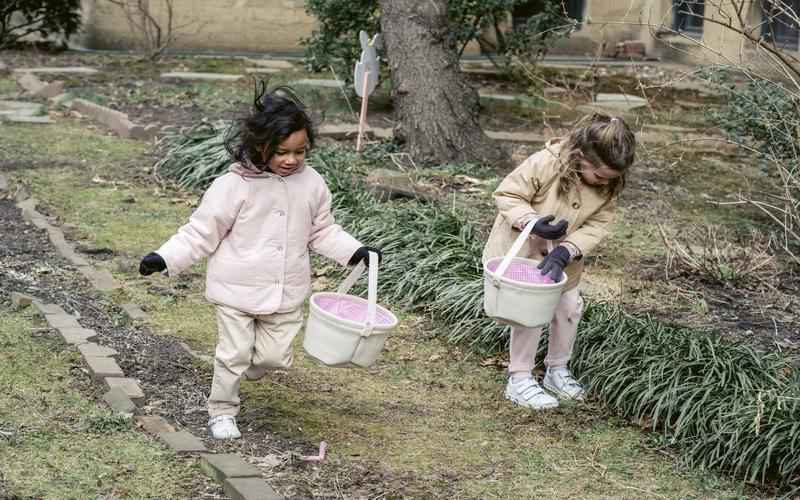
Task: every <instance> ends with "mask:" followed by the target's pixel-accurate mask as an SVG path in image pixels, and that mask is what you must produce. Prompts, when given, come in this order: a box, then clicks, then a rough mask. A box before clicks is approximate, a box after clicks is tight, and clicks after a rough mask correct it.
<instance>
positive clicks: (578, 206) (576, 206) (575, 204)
mask: <svg viewBox="0 0 800 500" xmlns="http://www.w3.org/2000/svg"><path fill="white" fill-rule="evenodd" d="M572 208H574V209H575V210H577V209H579V208H581V204H580V203H578V202H577V201H576V202H575V203H573V204H572Z"/></svg>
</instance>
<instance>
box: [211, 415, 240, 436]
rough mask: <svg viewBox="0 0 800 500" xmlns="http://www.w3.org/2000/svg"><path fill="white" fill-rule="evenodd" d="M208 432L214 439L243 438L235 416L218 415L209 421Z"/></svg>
mask: <svg viewBox="0 0 800 500" xmlns="http://www.w3.org/2000/svg"><path fill="white" fill-rule="evenodd" d="M208 430H209V431H211V435H212V436H214V439H238V438H240V437H242V434H241V433H240V432H239V428H238V427H236V418H235V417H234V416H233V415H217V416H216V417H212V418H211V420H209V421H208Z"/></svg>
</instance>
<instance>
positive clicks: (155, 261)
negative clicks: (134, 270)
mask: <svg viewBox="0 0 800 500" xmlns="http://www.w3.org/2000/svg"><path fill="white" fill-rule="evenodd" d="M166 268H167V263H166V262H164V259H163V258H162V257H161V256H160V255H158V254H157V253H155V252H151V253H149V254H147V255H145V256H144V258H143V259H142V262H140V263H139V274H141V275H142V276H149V275H151V274H153V273H160V272H161V271H163V270H164V269H166Z"/></svg>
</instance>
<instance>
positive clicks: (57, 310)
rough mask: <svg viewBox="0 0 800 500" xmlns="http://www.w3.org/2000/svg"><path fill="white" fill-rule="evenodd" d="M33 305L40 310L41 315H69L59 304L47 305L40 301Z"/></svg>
mask: <svg viewBox="0 0 800 500" xmlns="http://www.w3.org/2000/svg"><path fill="white" fill-rule="evenodd" d="M33 305H34V306H36V309H38V310H39V312H40V313H42V314H45V315H47V314H67V311H65V310H64V309H63V308H62V307H61V306H60V305H58V304H45V303H44V302H41V301H39V300H35V301H34V302H33Z"/></svg>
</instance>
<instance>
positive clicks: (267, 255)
mask: <svg viewBox="0 0 800 500" xmlns="http://www.w3.org/2000/svg"><path fill="white" fill-rule="evenodd" d="M254 105H255V109H254V110H253V112H252V113H250V115H249V116H247V117H246V118H244V119H242V120H240V121H239V122H238V123H237V124H236V126H234V127H232V128H231V131H232V133H230V134H229V135H228V137H227V138H226V147H227V148H228V151H229V152H230V153H231V156H232V157H233V158H234V160H235V161H236V162H235V163H233V164H232V165H231V167H230V170H229V171H228V173H226V174H224V175H222V176H220V177H218V178H217V179H216V180H215V181H214V182H213V183H212V184H211V186H209V188H208V190H207V191H206V192H205V194H204V195H203V199H202V202H201V203H200V206H198V207H197V210H195V212H194V213H193V214H192V215H191V217H190V219H189V222H188V223H187V224H186V225H184V226H183V227H181V228H180V229H179V230H178V232H177V234H175V235H174V236H173V237H172V238H170V239H169V240H168V241H167V242H166V243H164V245H162V246H161V248H159V249H158V250H156V251H155V252H154V253H150V254H148V255H146V256H145V257H144V258H143V259H142V262H141V264H140V266H139V272H140V273H141V274H143V275H149V274H152V273H154V272H160V271H164V270H166V271H167V272H168V274H169V275H170V276H176V275H177V274H179V273H181V272H182V271H184V270H186V269H188V268H189V267H190V266H192V264H194V263H195V262H197V261H198V260H200V259H202V258H203V257H209V259H208V272H207V276H206V298H207V299H208V300H209V301H211V302H212V303H214V304H215V305H216V312H217V324H218V328H219V340H218V342H217V348H216V353H215V361H214V378H213V382H212V385H211V394H210V396H209V399H208V413H209V416H210V420H209V422H208V425H209V430H210V432H211V434H212V435H213V436H214V437H215V438H216V439H232V438H238V437H240V436H241V434H240V433H239V429H238V428H237V426H236V418H235V417H236V415H238V412H239V382H240V380H241V378H242V377H245V378H246V379H248V380H258V379H260V378H261V377H263V376H264V375H265V374H266V372H267V370H268V369H271V368H287V367H289V366H291V364H292V341H293V340H294V338H295V336H296V335H297V333H298V332H299V331H300V329H301V327H302V325H303V308H302V306H303V302H304V301H305V299H306V298H307V297H308V295H309V293H310V291H311V267H310V262H309V249H311V250H314V251H315V252H317V253H320V254H322V255H324V256H326V257H329V258H331V259H333V260H335V261H337V262H339V263H340V264H342V265H351V266H352V265H355V264H357V263H359V262H360V261H361V260H364V259H366V258H367V256H368V253H369V251H373V252H376V253H377V254H378V255H379V256H380V251H379V250H378V249H375V248H372V247H365V246H363V245H362V244H361V243H359V242H358V241H357V240H356V239H355V238H353V237H352V236H350V235H349V234H348V233H347V232H345V231H344V230H343V229H342V228H341V227H340V226H339V225H337V224H336V223H335V222H334V219H333V215H332V214H331V193H330V190H329V189H328V187H327V185H326V184H325V181H324V179H323V178H322V176H320V174H319V173H317V172H316V171H315V170H314V169H313V168H311V167H310V166H309V165H306V164H305V157H306V153H307V152H308V150H309V149H310V148H311V147H312V145H313V143H314V132H313V128H312V123H311V120H310V119H309V117H308V115H307V113H306V111H305V109H304V107H303V105H302V104H301V103H300V101H299V100H298V99H297V98H296V97H295V95H294V93H293V92H292V91H291V89H288V88H286V87H283V88H279V89H276V90H273V91H272V92H270V93H265V92H264V87H263V85H262V90H261V93H260V95H258V96H257V97H256V99H255V102H254Z"/></svg>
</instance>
